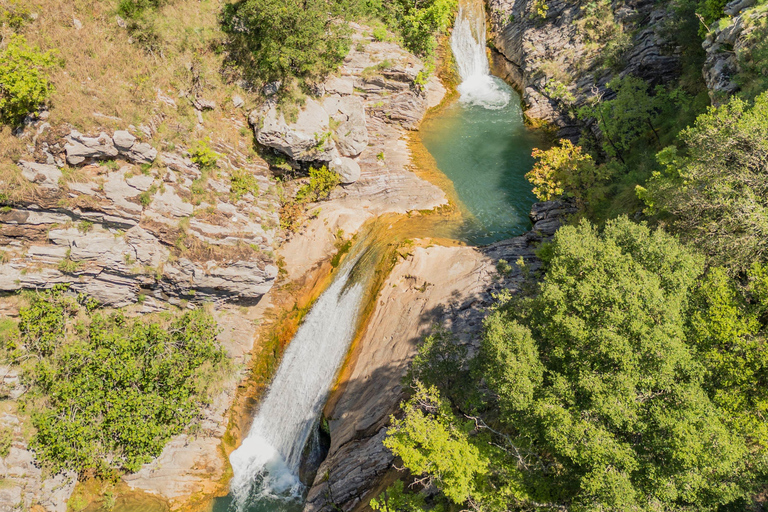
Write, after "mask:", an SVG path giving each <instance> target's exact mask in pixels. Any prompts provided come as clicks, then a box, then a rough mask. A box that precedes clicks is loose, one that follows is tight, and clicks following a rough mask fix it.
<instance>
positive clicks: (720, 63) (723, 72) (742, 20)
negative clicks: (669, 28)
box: [702, 0, 768, 105]
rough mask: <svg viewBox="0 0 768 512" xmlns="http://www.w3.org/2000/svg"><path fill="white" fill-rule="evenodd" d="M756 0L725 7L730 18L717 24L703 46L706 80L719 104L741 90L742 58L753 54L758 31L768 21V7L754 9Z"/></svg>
mask: <svg viewBox="0 0 768 512" xmlns="http://www.w3.org/2000/svg"><path fill="white" fill-rule="evenodd" d="M754 4H755V0H733V1H732V2H729V3H728V4H726V6H725V10H724V11H725V14H726V15H727V16H729V19H727V21H726V22H725V23H721V22H719V21H718V22H715V23H714V24H713V25H712V27H710V32H709V34H707V38H706V39H705V40H704V43H703V44H702V46H703V47H704V50H705V51H706V52H707V58H706V61H705V62H704V80H705V81H706V83H707V89H709V96H710V98H711V99H712V103H713V104H715V105H717V104H719V103H721V102H722V101H724V100H725V99H727V98H728V97H729V96H730V95H731V94H733V93H735V92H737V91H738V90H739V84H738V83H737V82H736V76H737V75H738V74H739V73H740V72H741V71H742V69H741V64H740V62H739V57H740V56H742V55H743V54H744V53H745V52H749V49H750V47H751V46H752V44H754V41H753V39H754V38H755V37H759V36H758V34H757V33H756V30H757V29H758V28H759V27H760V25H761V24H763V23H765V20H766V18H768V10H766V9H765V8H762V9H759V8H752V7H753V6H754Z"/></svg>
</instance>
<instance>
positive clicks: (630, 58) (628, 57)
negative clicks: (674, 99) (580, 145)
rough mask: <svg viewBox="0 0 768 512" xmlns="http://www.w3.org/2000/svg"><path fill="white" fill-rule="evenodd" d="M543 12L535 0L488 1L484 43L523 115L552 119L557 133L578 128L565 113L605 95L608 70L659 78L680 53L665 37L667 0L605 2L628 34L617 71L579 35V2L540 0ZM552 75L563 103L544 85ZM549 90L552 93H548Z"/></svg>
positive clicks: (669, 76)
mask: <svg viewBox="0 0 768 512" xmlns="http://www.w3.org/2000/svg"><path fill="white" fill-rule="evenodd" d="M547 7H548V10H547V11H546V16H545V17H544V18H542V17H541V15H540V14H539V13H538V10H537V9H538V3H537V2H536V1H535V0H522V1H515V0H489V11H490V13H491V15H490V20H489V21H490V28H491V41H492V42H493V44H494V46H495V48H496V49H497V50H498V53H496V54H494V57H495V58H494V64H495V67H496V71H497V72H498V73H499V74H500V75H501V76H502V77H503V78H505V79H507V80H508V81H510V82H512V83H513V84H514V85H515V87H516V88H517V89H518V90H520V91H523V95H522V96H523V98H522V99H523V102H524V103H525V105H526V111H525V113H526V115H527V116H528V117H531V118H534V119H540V120H544V121H547V122H549V123H552V124H553V125H554V126H555V127H557V128H558V129H559V133H558V135H559V136H560V137H563V138H571V139H575V138H578V136H579V134H580V132H581V129H582V127H581V126H579V125H578V123H577V121H576V120H575V119H573V118H572V117H571V116H568V115H567V111H568V109H569V108H570V107H572V106H576V107H578V106H581V105H583V104H584V102H585V101H586V100H587V99H588V98H589V97H591V96H593V95H594V94H596V93H597V94H607V97H608V98H610V96H611V94H612V92H611V91H610V90H608V89H607V87H606V85H607V83H608V82H609V81H610V80H611V78H613V77H614V76H624V75H627V74H630V75H634V76H637V77H640V78H642V79H644V80H646V81H647V82H649V83H651V84H653V85H655V84H665V83H669V82H671V81H673V80H675V79H676V78H677V77H678V76H679V74H680V53H679V48H677V47H676V45H675V44H674V42H673V41H672V40H671V37H670V33H669V31H668V30H667V21H668V19H669V18H670V16H672V9H673V8H674V7H673V6H671V4H665V3H659V2H655V1H654V0H630V1H629V2H623V3H620V4H616V3H614V4H613V7H612V8H611V9H612V15H613V17H614V20H615V22H616V23H618V24H620V25H621V26H622V27H623V31H624V32H625V33H629V34H632V40H631V43H630V46H629V47H628V48H627V49H626V51H625V52H624V53H623V54H622V55H621V61H622V65H621V68H622V69H620V70H617V71H615V72H613V71H611V72H606V69H605V68H604V67H603V65H602V62H601V59H602V58H603V57H604V52H601V51H599V50H598V51H596V50H595V46H594V43H593V42H590V41H588V40H587V39H586V33H585V31H584V30H583V28H581V27H580V23H579V22H580V21H581V20H583V19H584V18H585V17H586V16H587V15H588V14H587V12H586V10H585V9H584V8H583V6H582V5H580V4H577V3H573V2H568V1H566V0H548V1H547ZM552 81H558V82H560V83H561V84H562V85H563V86H565V87H566V88H567V90H568V92H569V93H570V94H571V95H572V96H573V98H574V101H573V102H572V104H571V102H567V103H566V102H564V101H563V99H562V96H561V95H560V93H561V89H558V88H552V89H548V88H547V86H548V85H550V82H552ZM553 91H557V92H553Z"/></svg>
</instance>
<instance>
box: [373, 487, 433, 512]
mask: <svg viewBox="0 0 768 512" xmlns="http://www.w3.org/2000/svg"><path fill="white" fill-rule="evenodd" d="M370 506H371V508H372V509H373V510H376V511H381V512H427V511H428V510H429V511H432V512H442V511H443V507H442V506H440V505H438V506H437V507H434V508H428V506H427V504H426V500H425V499H424V495H423V494H421V493H409V492H406V491H405V486H404V485H403V482H402V480H397V481H395V483H394V484H392V485H390V486H389V487H388V488H387V489H386V490H385V491H384V492H383V493H381V494H379V496H378V497H377V498H374V499H372V500H371V503H370Z"/></svg>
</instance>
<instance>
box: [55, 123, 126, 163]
mask: <svg viewBox="0 0 768 512" xmlns="http://www.w3.org/2000/svg"><path fill="white" fill-rule="evenodd" d="M66 139H67V144H66V145H65V146H64V151H66V153H67V163H68V164H69V165H79V164H82V163H83V162H85V161H86V160H108V159H110V158H115V157H116V156H117V155H118V150H117V148H116V147H115V144H114V142H113V141H112V137H110V136H109V135H107V134H106V133H104V132H101V133H100V134H99V136H98V137H86V136H85V135H83V134H81V133H80V132H78V131H76V130H72V131H71V132H70V133H69V135H68V136H67V137H66Z"/></svg>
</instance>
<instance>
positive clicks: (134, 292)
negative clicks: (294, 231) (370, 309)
mask: <svg viewBox="0 0 768 512" xmlns="http://www.w3.org/2000/svg"><path fill="white" fill-rule="evenodd" d="M45 131H46V126H44V124H41V125H40V126H38V127H37V133H38V135H39V134H41V133H44V132H45ZM45 140H46V141H45V142H43V137H39V136H38V137H36V139H35V143H36V145H35V151H34V152H33V155H37V156H39V159H40V160H42V162H36V161H32V160H22V161H20V162H19V164H18V165H19V170H20V174H21V177H22V178H23V179H24V180H26V181H28V182H29V187H28V190H27V191H26V192H25V193H24V196H23V197H22V198H20V199H19V200H16V201H14V203H13V205H12V206H6V207H3V208H2V210H0V245H2V246H3V258H2V260H0V261H2V263H0V291H4V292H12V291H17V290H21V289H39V288H48V287H51V286H53V285H56V284H68V285H70V287H71V289H73V290H75V291H77V292H83V293H86V294H88V295H91V296H92V297H94V298H95V299H97V300H98V301H99V302H101V303H102V304H104V305H108V306H115V307H120V306H126V305H129V304H132V303H135V302H137V301H138V300H140V297H141V299H142V300H143V299H144V298H145V297H146V298H149V301H148V303H147V308H148V310H151V309H152V308H154V307H155V301H161V302H170V303H173V304H179V303H180V301H181V300H186V301H193V302H209V301H249V300H250V301H255V300H258V299H259V298H260V297H261V296H262V295H263V294H264V293H266V292H267V291H268V290H269V288H270V287H271V285H272V282H273V281H274V279H275V277H276V276H277V267H276V266H275V265H274V262H273V256H272V250H273V248H274V244H275V236H276V228H277V226H278V219H277V214H276V206H277V199H276V197H275V196H274V194H273V193H272V192H271V188H270V180H269V178H268V176H269V173H268V170H267V168H266V165H264V164H262V165H258V164H253V163H250V162H247V161H246V159H245V158H244V157H243V156H242V155H240V154H239V153H238V152H237V151H235V150H234V149H233V148H222V149H223V150H224V151H222V153H223V154H225V155H226V156H224V157H222V159H220V167H219V168H217V169H216V172H215V173H212V174H215V175H216V177H215V178H213V177H212V178H209V179H204V178H203V176H202V172H201V170H200V169H199V167H198V165H196V164H195V163H193V162H192V161H191V160H190V159H189V158H188V157H187V156H184V155H183V154H178V153H162V154H158V151H157V150H156V149H155V148H153V147H152V146H150V145H149V144H148V143H145V142H139V141H138V140H137V137H136V136H134V135H132V134H131V133H129V132H128V131H120V130H118V131H116V132H114V134H113V135H111V136H110V135H107V134H106V133H101V134H99V135H98V136H95V137H88V136H84V135H82V134H80V133H78V132H76V131H74V130H73V131H71V132H70V133H69V134H67V135H66V136H65V137H63V138H62V139H61V140H60V141H57V142H52V141H51V137H48V138H46V139H45ZM225 151H226V153H225ZM62 160H66V162H67V163H68V164H69V165H70V166H74V167H66V166H65V165H64V163H63V161H62ZM49 162H52V163H49ZM96 162H101V164H102V165H99V164H98V163H96ZM141 164H153V165H152V167H150V168H147V167H148V166H147V165H144V166H143V167H140V165H141ZM62 169H63V170H64V171H66V174H64V173H63V172H62ZM234 169H242V170H244V171H245V172H248V173H250V174H252V175H253V176H254V179H255V180H256V182H257V183H258V184H259V192H256V193H257V194H258V197H254V196H253V195H252V194H250V193H249V194H246V195H244V196H242V197H240V196H238V195H234V194H232V193H231V187H230V174H231V172H232V171H233V170H234ZM9 178H10V177H7V178H3V177H0V181H2V180H3V179H9ZM254 192H255V191H254Z"/></svg>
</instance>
